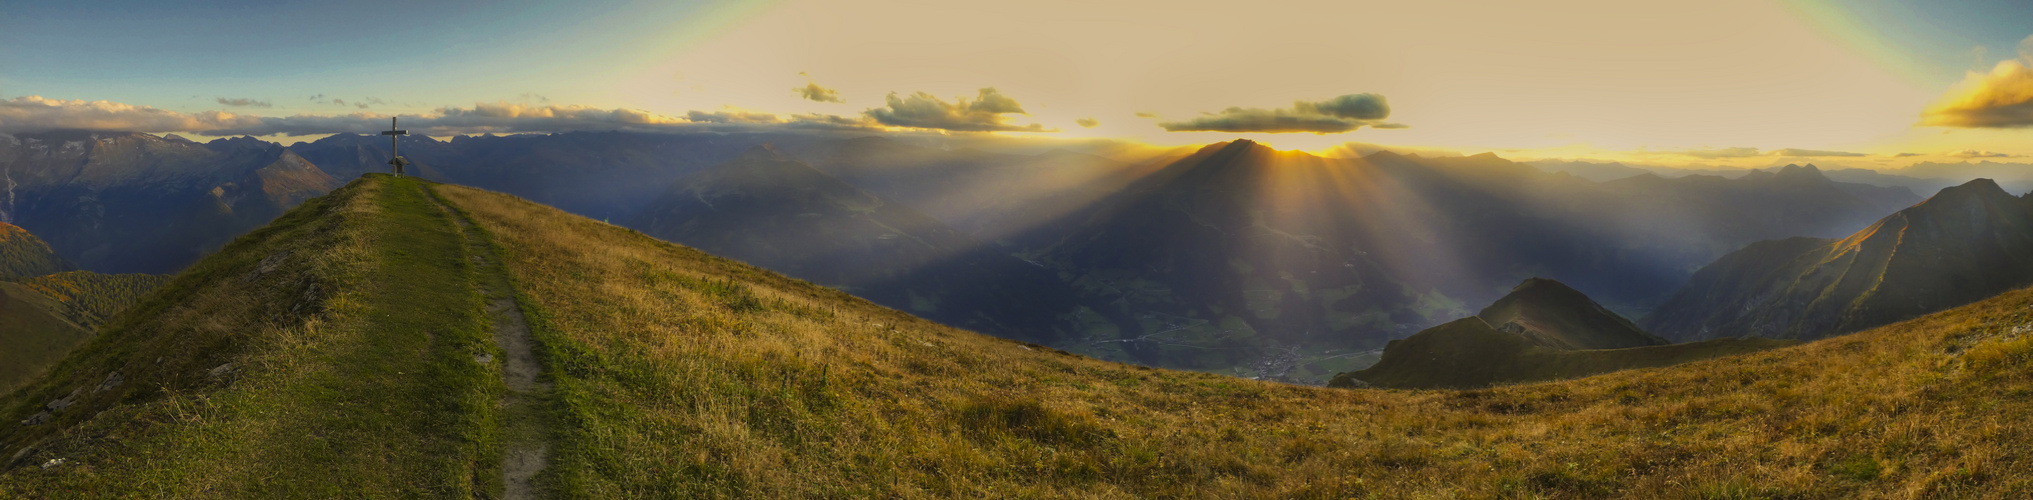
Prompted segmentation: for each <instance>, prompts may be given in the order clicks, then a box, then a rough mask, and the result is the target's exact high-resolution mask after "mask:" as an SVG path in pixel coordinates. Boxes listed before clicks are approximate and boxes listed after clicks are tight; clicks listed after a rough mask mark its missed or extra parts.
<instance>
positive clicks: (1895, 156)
mask: <svg viewBox="0 0 2033 500" xmlns="http://www.w3.org/2000/svg"><path fill="white" fill-rule="evenodd" d="M1909 156H1920V153H1899V154H1895V155H1892V157H1893V158H1905V157H1909Z"/></svg>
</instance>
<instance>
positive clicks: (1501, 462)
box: [440, 186, 2033, 498]
mask: <svg viewBox="0 0 2033 500" xmlns="http://www.w3.org/2000/svg"><path fill="white" fill-rule="evenodd" d="M440 192H441V193H442V194H443V195H444V196H445V198H446V199H448V200H450V201H451V202H453V203H454V204H455V205H457V206H459V207H460V208H461V209H463V210H465V211H467V212H469V213H471V214H472V215H473V218H474V220H475V222H476V223H478V224H479V225H480V226H482V227H484V228H485V229H486V230H487V231H488V232H489V233H490V234H492V235H493V236H494V238H495V240H496V242H497V243H499V244H500V245H501V246H502V254H503V256H504V257H505V263H506V264H507V267H508V268H509V270H510V272H511V273H512V275H513V277H514V279H515V284H516V286H517V288H518V291H519V293H520V294H521V298H522V304H523V307H524V308H525V312H526V313H527V314H528V316H529V317H530V318H532V326H533V328H534V334H535V336H536V338H537V340H538V341H539V342H540V343H541V344H542V346H543V351H542V353H543V355H544V357H545V360H546V362H548V363H549V364H550V370H551V373H552V374H553V375H554V378H555V383H556V388H557V389H556V391H557V395H558V397H559V399H560V410H559V412H560V414H559V419H560V420H559V422H560V423H559V425H560V426H561V428H560V429H559V439H560V441H559V442H558V443H556V445H557V446H558V453H557V454H556V455H555V463H554V465H553V467H552V469H551V470H550V472H549V474H550V475H551V476H550V477H549V478H548V480H549V481H550V482H549V484H551V485H553V486H554V487H555V488H557V492H558V493H560V494H563V495H564V496H569V497H587V498H625V497H662V496H669V497H683V498H835V497H885V498H945V497H1069V498H1146V497H1185V498H1351V497H1353V498H1367V497H1381V498H1403V497H1455V496H1466V497H1599V496H1635V497H1668V498H1676V497H1677V498H1690V497H1691V498H1755V497H1796V498H1850V497H1876V496H1936V497H1944V496H1945V497H1976V498H2018V497H2024V496H2026V495H2029V494H2033V473H2029V471H2033V456H2029V452H2028V450H2027V449H2026V448H2025V447H2024V446H2022V445H2021V443H2024V442H2026V441H2027V440H2028V439H2029V438H2033V425H2029V424H2028V423H2026V421H2025V417H2024V416H2025V415H2027V414H2033V373H2029V370H2028V369H2027V368H2026V366H2027V364H2028V363H2033V335H2027V332H2029V331H2033V317H2029V315H2028V312H2029V311H2028V306H2029V305H2033V291H2024V290H2022V291H2017V292H2012V293H2008V294H2006V295H2003V296H2000V297H1998V298H1995V299H1992V300H1989V301H1985V302H1982V303H1979V304H1974V305H1971V306H1968V307H1964V308H1960V309H1956V310H1953V311H1947V312H1944V313H1941V314H1936V315H1932V316H1928V317H1925V318H1921V319H1918V320H1915V321H1912V322H1907V323H1902V324H1898V325H1893V326H1889V327H1885V328H1881V329H1877V330H1873V331H1869V332H1864V333H1860V334H1857V335H1853V336H1848V337H1843V338H1838V339H1831V340H1827V341H1822V342H1816V343H1812V344H1805V345H1800V346H1794V347H1788V348H1782V349H1777V350H1771V351H1764V352H1757V353H1751V354H1745V355H1739V356H1733V357H1728V358H1722V359H1711V360H1706V361H1696V362H1691V363H1687V364H1683V365H1679V366H1675V367H1671V368H1653V369H1640V370H1630V371H1623V372H1618V373H1614V374H1610V375H1604V376H1596V377H1589V378H1584V379H1579V380H1571V381H1563V382H1553V383H1539V384H1526V385H1513V386H1503V387H1497V388H1493V389H1487V390H1476V391H1387V390H1335V389H1322V388H1309V387H1295V386H1287V385H1280V384H1272V383H1262V382H1254V381H1248V380H1240V379H1235V378H1230V377H1222V376H1215V375H1209V374H1201V373H1188V372H1176V371H1167V370H1153V369H1144V368H1137V367H1131V366H1125V365H1119V364H1112V363H1104V362H1098V361H1094V360H1090V359H1086V358H1080V357H1075V356H1068V355H1064V354H1061V353H1056V352H1052V351H1050V350H1049V349H1044V348H1040V347H1036V346H1030V345H1024V344H1020V343H1016V342H1010V341H1005V340H999V339H994V338H990V337H985V336H981V335H976V334H972V333H968V332H963V331H957V330H953V329H950V328H946V327H943V326H940V325H937V324H933V323H930V322H926V321H922V320H918V319H915V318H912V317H910V316H908V315H904V314H902V313H899V312H896V311H893V310H889V309H885V308H881V307H878V306H874V305H872V304H869V303H867V302H864V301H860V300H856V299H853V298H851V297H847V296H845V295H843V294H841V293H839V292H837V291H834V290H830V289H825V288H821V287H816V286H812V285H809V284H806V283H802V282H798V281H794V280H790V279H786V278H783V277H780V276H777V275H774V274H769V273H766V272H762V271H759V270H756V269H754V268H752V267H748V266H745V265H741V264H739V263H735V262H731V261H727V260H724V259H719V258H715V257H712V256H709V255H705V254H703V253H700V252H697V251H694V250H691V249H687V248H684V247H679V246H676V245H670V244H666V243H663V242H659V241H655V240H652V239H650V238H647V237H645V236H642V235H640V234H637V233H634V232H632V231H628V230H626V229H622V228H619V227H615V226H611V225H607V224H603V223H599V222H596V221H591V220H587V219H583V218H578V217H573V216H570V215H566V214H563V213H561V212H558V211H556V210H553V209H550V208H548V207H543V206H540V205H536V204H533V203H529V202H527V201H523V200H520V199H515V198H513V197H509V196H505V195H500V194H494V193H488V192H484V191H478V190H473V189H466V188H458V187H452V186H447V187H444V188H441V190H440Z"/></svg>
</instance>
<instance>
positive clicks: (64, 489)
mask: <svg viewBox="0 0 2033 500" xmlns="http://www.w3.org/2000/svg"><path fill="white" fill-rule="evenodd" d="M466 262H467V259H466V254H465V248H464V246H463V244H462V243H461V240H460V239H459V238H458V232H457V229H456V227H455V226H453V225H452V223H451V222H450V219H449V217H448V214H446V213H445V212H444V211H443V210H441V209H438V208H437V206H436V204H435V203H432V202H431V201H430V200H429V198H428V197H427V195H426V193H425V191H424V186H423V185H422V184H421V183H419V182H417V181H415V180H411V179H393V178H388V177H383V176H372V177H370V178H368V179H367V180H363V181H359V182H355V183H353V184H352V185H350V186H348V187H346V188H343V189H341V190H339V191H337V192H335V193H333V194H332V195H329V196H326V197H323V198H319V199H315V200H312V201H310V202H307V203H305V204H304V205H303V206H301V207H299V208H297V209H295V210H293V211H292V212H290V213H289V214H287V215H285V216H283V217H282V218H281V219H278V220H277V221H276V222H275V223H274V224H271V225H270V226H268V227H267V228H264V229H261V230H258V231H256V232H254V233H252V234H249V235H247V236H245V237H242V238H240V239H239V240H237V241H235V242H234V243H232V244H230V245H228V246H227V247H226V248H225V249H223V250H221V251H220V252H219V254H217V255H215V256H213V257H211V258H208V259H206V260H204V261H203V262H201V263H199V264H198V265H196V266H194V267H193V268H192V269H190V270H189V271H186V272H185V273H183V274H182V275H180V276H179V277H177V278H176V279H175V280H174V281H172V282H171V283H169V284H168V285H166V286H165V287H164V289H162V290H160V291H159V293H155V294H151V295H149V296H148V298H146V299H144V300H143V301H142V302H141V303H140V304H137V305H136V306H134V307H132V308H129V309H128V310H127V311H126V312H123V313H121V314H119V315H118V316H116V317H115V318H113V320H112V321H110V322H109V323H108V325H107V326H106V328H105V329H104V330H103V332H102V334H101V335H99V336H97V337H96V338H94V339H93V340H92V341H90V342H89V343H88V344H87V345H85V346H84V347H82V348H80V349H79V350H78V351H77V352H76V353H74V354H73V355H72V356H70V357H69V358H66V359H65V360H64V361H63V362H62V363H61V364H59V365H58V366H57V367H56V368H55V369H53V370H52V371H51V372H50V374H49V375H47V376H45V377H44V378H43V379H41V380H40V381H39V382H37V383H36V384H34V385H31V386H29V387H28V388H26V389H24V390H22V391H19V392H16V393H14V394H12V395H9V396H7V397H5V398H4V399H0V415H4V416H5V418H6V419H5V420H0V450H4V451H0V460H9V463H8V470H7V471H6V472H5V473H4V474H0V497H9V496H16V495H21V496H53V497H95V496H130V495H131V496H141V497H177V498H189V497H220V498H246V497H277V496H292V497H324V498H330V497H340V496H370V497H386V496H401V497H411V496H440V497H470V496H474V495H475V494H477V493H481V492H484V491H486V490H488V489H489V487H488V486H487V485H492V484H497V483H498V481H495V480H493V479H492V478H493V476H494V475H496V474H498V468H496V467H494V466H493V465H492V464H495V463H496V461H497V460H498V458H497V457H496V455H498V450H497V449H496V447H495V446H494V444H493V439H494V438H493V432H492V431H491V429H493V428H494V423H493V421H492V420H493V418H494V412H493V402H494V401H495V399H496V394H497V393H498V392H499V391H500V387H499V381H498V378H496V377H495V374H494V370H493V368H492V367H491V366H489V365H484V364H482V363H480V362H479V361H478V360H476V358H475V355H476V354H479V353H484V352H487V351H488V350H489V349H491V344H490V343H489V342H488V339H487V337H486V335H485V326H486V320H485V317H484V313H483V311H482V309H481V299H480V297H479V295H478V294H477V293H476V292H475V290H474V288H473V285H472V278H471V276H470V274H471V272H472V270H471V268H470V266H469V265H467V264H466ZM116 373H117V374H119V375H118V376H117V377H115V376H112V374H116ZM116 380H117V381H116ZM73 394H75V396H73V397H71V398H70V399H71V401H72V403H73V404H71V405H70V406H67V407H63V409H61V410H57V411H53V412H48V413H47V415H48V417H47V421H46V422H43V423H41V424H40V425H21V424H20V423H18V421H20V420H22V419H24V418H31V415H35V414H39V413H43V412H44V410H46V409H48V408H49V407H50V406H55V405H48V404H47V403H49V402H52V401H59V400H62V399H64V398H66V397H67V396H69V395H73ZM15 456H18V458H10V457H15ZM57 459H61V460H63V462H62V465H56V466H53V467H49V468H43V467H41V466H40V464H46V463H51V462H50V461H52V460H57Z"/></svg>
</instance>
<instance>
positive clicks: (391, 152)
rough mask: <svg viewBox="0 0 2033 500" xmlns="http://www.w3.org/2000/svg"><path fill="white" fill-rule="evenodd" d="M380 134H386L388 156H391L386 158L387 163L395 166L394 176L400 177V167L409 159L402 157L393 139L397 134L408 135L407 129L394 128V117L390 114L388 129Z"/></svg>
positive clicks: (407, 162) (406, 163)
mask: <svg viewBox="0 0 2033 500" xmlns="http://www.w3.org/2000/svg"><path fill="white" fill-rule="evenodd" d="M381 135H385V136H388V156H391V157H393V158H390V159H389V160H388V164H389V165H394V166H395V176H396V177H402V167H403V166H404V165H408V164H409V160H407V159H404V158H403V157H402V153H401V152H400V151H398V150H397V149H396V144H395V140H396V138H397V137H399V136H404V135H409V131H408V130H403V129H399V128H395V117H393V116H391V117H388V131H386V132H382V133H381Z"/></svg>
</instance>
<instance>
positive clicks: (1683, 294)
mask: <svg viewBox="0 0 2033 500" xmlns="http://www.w3.org/2000/svg"><path fill="white" fill-rule="evenodd" d="M2028 284H2033V200H2029V198H2026V197H2018V196H2012V195H2011V194H2010V193H2007V192H2005V190H2004V189H2003V188H2000V187H1999V186H1998V184H1997V183H1996V182H1993V181H1991V180H1989V179H1977V180H1974V181H1970V182H1968V183H1966V184H1963V185H1961V186H1956V187H1951V188H1947V189H1943V190H1941V192H1940V193H1938V194H1935V195H1934V197H1932V198H1929V199H1927V201H1925V202H1923V203H1920V204H1918V205H1914V206H1913V207H1911V208H1907V209H1904V210H1900V211H1899V212H1897V213H1894V214H1892V215H1890V216H1887V217H1885V218H1884V219H1882V220H1879V221H1878V222H1877V223H1876V224H1873V225H1871V226H1870V227H1868V228H1865V229H1864V230H1862V231H1858V232H1857V233H1855V234H1852V235H1850V236H1849V237H1846V238H1841V239H1826V238H1789V239H1783V240H1773V241H1764V242H1759V243H1757V244H1753V245H1750V246H1748V247H1745V248H1744V249H1743V250H1739V251H1736V252H1732V253H1730V254H1729V255H1726V256H1723V257H1722V258H1721V259H1718V260H1716V261H1715V263H1713V264H1710V265H1709V266H1707V267H1705V268H1703V269H1702V270H1701V271H1699V272H1697V273H1695V274H1694V277H1693V279H1692V280H1690V281H1689V282H1688V284H1687V286H1686V287H1685V288H1683V289H1681V290H1680V291H1679V292H1676V293H1675V294H1674V295H1673V297H1672V298H1671V299H1670V300H1668V301H1667V302H1666V303H1665V304H1663V305H1661V306H1660V307H1659V308H1658V309H1657V310H1655V311H1654V312H1653V313H1652V314H1651V315H1650V316H1648V317H1646V318H1645V324H1646V326H1647V327H1649V328H1651V329H1652V330H1653V331H1656V332H1660V333H1662V334H1664V335H1666V336H1668V337H1670V338H1674V339H1680V340H1698V339H1707V338H1716V337H1734V336H1745V335H1754V336H1760V337H1771V338H1793V339H1813V338H1820V337H1825V336H1829V335H1834V334H1840V333H1848V332H1854V331H1858V330H1863V329H1866V328H1870V327H1873V326H1878V325H1884V324H1888V323H1892V322H1895V321H1900V320H1904V319H1907V318H1912V317H1915V316H1919V315H1921V314H1926V313H1930V312H1934V311H1940V310H1943V309H1947V308H1950V307H1954V306H1958V305H1962V304H1966V303H1970V302H1974V301H1977V300H1980V299H1983V298H1986V297H1990V296H1993V295H1997V294H1999V293H2001V292H2005V291H2007V290H2012V289H2015V288H2019V287H2023V286H2027V285H2028Z"/></svg>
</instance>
